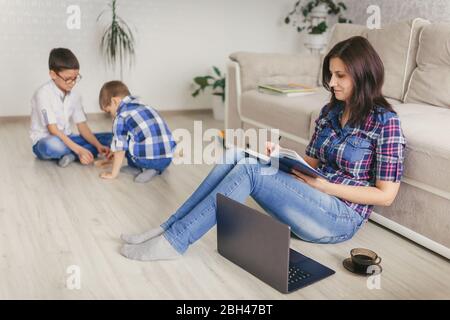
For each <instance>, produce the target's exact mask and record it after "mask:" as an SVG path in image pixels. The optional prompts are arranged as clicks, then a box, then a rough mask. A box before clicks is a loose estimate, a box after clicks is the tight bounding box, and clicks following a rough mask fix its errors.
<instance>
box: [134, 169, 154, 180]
mask: <svg viewBox="0 0 450 320" xmlns="http://www.w3.org/2000/svg"><path fill="white" fill-rule="evenodd" d="M158 174H159V171H156V170H154V169H144V171H142V172H141V173H139V174H138V175H137V176H136V177H134V182H137V183H146V182H149V181H150V180H152V179H153V177H154V176H156V175H158Z"/></svg>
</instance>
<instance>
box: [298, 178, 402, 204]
mask: <svg viewBox="0 0 450 320" xmlns="http://www.w3.org/2000/svg"><path fill="white" fill-rule="evenodd" d="M292 173H293V174H294V176H295V177H296V178H298V179H300V180H301V181H303V182H305V183H307V184H308V185H310V186H311V187H313V188H316V189H318V190H320V191H322V192H325V193H327V194H329V195H331V196H335V197H338V198H341V199H344V200H347V201H350V202H354V203H360V204H369V205H377V206H390V205H391V204H392V202H393V201H394V199H395V197H396V196H397V193H398V190H399V188H400V182H392V181H381V180H379V181H377V182H376V183H375V187H362V186H349V185H344V184H336V183H331V182H329V181H327V180H325V179H322V178H312V177H310V176H307V175H305V174H303V173H301V172H299V171H297V170H293V171H292Z"/></svg>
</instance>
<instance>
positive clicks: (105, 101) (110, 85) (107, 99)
mask: <svg viewBox="0 0 450 320" xmlns="http://www.w3.org/2000/svg"><path fill="white" fill-rule="evenodd" d="M129 95H130V90H128V87H127V86H126V85H125V83H123V82H122V81H117V80H116V81H109V82H107V83H105V84H104V85H103V87H102V88H101V89H100V94H99V97H98V103H99V105H100V109H102V110H104V108H105V107H106V106H108V105H109V104H110V103H111V99H112V98H114V97H126V96H129Z"/></svg>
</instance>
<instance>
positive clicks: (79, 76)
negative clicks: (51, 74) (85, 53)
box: [55, 72, 83, 84]
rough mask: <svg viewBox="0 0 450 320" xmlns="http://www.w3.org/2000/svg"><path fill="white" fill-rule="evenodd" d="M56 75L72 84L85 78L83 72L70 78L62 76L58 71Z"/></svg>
mask: <svg viewBox="0 0 450 320" xmlns="http://www.w3.org/2000/svg"><path fill="white" fill-rule="evenodd" d="M55 73H56V75H57V76H58V77H59V78H60V79H61V80H63V81H64V82H65V83H66V84H72V83H78V82H80V81H81V79H83V77H82V76H81V74H79V75H77V76H76V78H69V79H64V78H63V77H61V76H60V75H59V74H58V73H57V72H55Z"/></svg>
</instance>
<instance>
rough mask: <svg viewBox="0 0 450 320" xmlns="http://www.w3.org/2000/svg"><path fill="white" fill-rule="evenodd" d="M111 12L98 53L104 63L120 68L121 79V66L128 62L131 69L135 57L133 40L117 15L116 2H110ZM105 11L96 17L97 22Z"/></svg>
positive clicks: (125, 25) (127, 28)
mask: <svg viewBox="0 0 450 320" xmlns="http://www.w3.org/2000/svg"><path fill="white" fill-rule="evenodd" d="M109 7H110V9H109V10H110V11H111V22H110V23H109V25H108V26H107V27H106V29H105V31H104V32H103V36H102V39H101V42H100V51H101V52H102V54H103V55H104V56H105V57H106V61H107V63H108V64H110V65H111V66H112V67H113V70H115V68H116V64H117V62H119V67H120V79H121V80H122V79H123V65H124V64H125V62H127V60H128V62H129V66H130V67H131V65H132V63H133V61H134V55H135V51H134V48H135V38H134V35H133V32H132V31H131V29H130V27H129V26H128V24H127V23H126V22H125V21H124V20H123V19H122V18H121V17H119V16H118V15H117V0H111V2H110V3H109ZM106 11H107V10H103V11H102V12H101V13H100V15H99V16H98V17H97V21H99V20H100V18H101V17H102V16H103V14H104V13H105V12H106Z"/></svg>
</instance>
